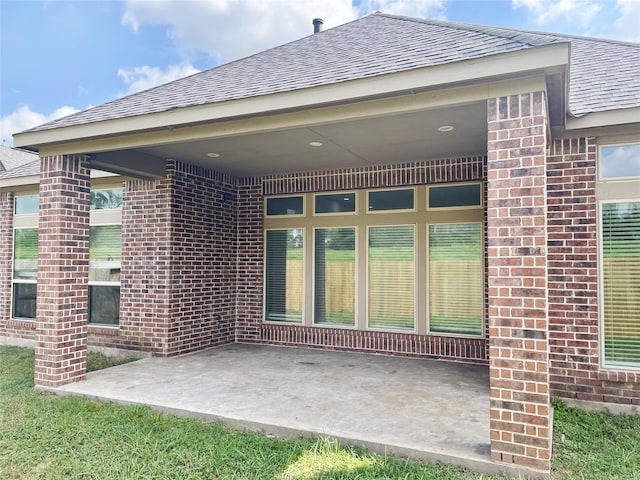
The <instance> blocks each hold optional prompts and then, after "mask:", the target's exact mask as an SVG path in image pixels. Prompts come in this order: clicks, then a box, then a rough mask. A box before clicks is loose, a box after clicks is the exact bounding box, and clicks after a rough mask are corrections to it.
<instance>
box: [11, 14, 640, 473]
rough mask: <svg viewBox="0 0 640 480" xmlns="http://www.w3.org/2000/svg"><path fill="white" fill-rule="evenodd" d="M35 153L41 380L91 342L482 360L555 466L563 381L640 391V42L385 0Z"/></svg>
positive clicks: (505, 456)
mask: <svg viewBox="0 0 640 480" xmlns="http://www.w3.org/2000/svg"><path fill="white" fill-rule="evenodd" d="M15 144H16V145H18V146H20V147H22V148H28V149H31V150H34V151H37V152H38V153H39V156H40V162H39V164H40V165H39V170H35V171H31V172H30V174H29V175H26V174H25V175H23V176H11V175H10V172H5V173H3V174H0V209H2V212H3V218H9V219H11V218H12V219H13V222H3V223H2V225H0V235H2V239H3V241H2V242H1V243H0V269H1V272H2V273H1V276H0V282H1V283H0V298H1V299H2V303H1V304H0V308H1V309H2V310H0V339H2V340H3V341H4V342H11V341H13V342H17V341H23V342H31V344H34V345H35V347H36V383H37V385H40V386H44V387H47V386H49V387H51V386H57V385H61V384H63V383H66V382H72V381H77V380H81V379H83V377H84V375H85V356H86V350H87V346H88V345H89V346H92V347H95V348H98V347H102V348H108V349H117V350H126V351H130V352H141V353H145V354H150V355H159V356H171V355H177V354H181V353H185V352H190V351H194V350H198V349H203V348H206V347H211V346H215V345H221V344H225V343H230V342H257V343H265V344H274V345H297V346H311V347H315V348H328V349H341V350H351V351H359V352H375V353H386V354H393V355H406V356H415V357H428V358H439V359H442V360H450V361H461V362H474V363H480V364H486V365H488V368H489V371H490V387H491V405H490V416H491V452H492V459H493V461H495V462H498V463H506V464H511V465H515V466H518V467H523V468H529V469H532V470H537V471H548V470H549V465H550V463H549V458H550V454H551V436H552V428H551V427H552V412H551V408H550V399H551V397H553V396H557V397H562V398H564V399H567V401H573V402H574V403H580V402H590V403H592V404H598V405H602V404H606V405H610V406H615V405H617V406H626V407H627V408H628V409H632V407H633V406H638V405H640V317H639V316H638V315H639V313H638V312H640V180H639V179H640V46H639V45H637V44H630V43H624V42H617V41H610V40H602V39H591V38H583V37H573V36H565V35H557V34H545V33H539V32H529V31H520V30H513V29H504V28H497V27H484V26H476V25H465V24H456V23H450V22H441V21H432V20H421V19H412V18H405V17H398V16H392V15H386V14H382V13H375V14H372V15H369V16H367V17H364V18H362V19H359V20H356V21H354V22H351V23H348V24H345V25H342V26H340V27H336V28H334V29H330V30H326V31H324V32H320V33H318V34H315V35H311V36H309V37H306V38H302V39H300V40H298V41H295V42H292V43H289V44H286V45H283V46H280V47H277V48H274V49H271V50H267V51H265V52H262V53H259V54H256V55H254V56H251V57H248V58H245V59H242V60H238V61H235V62H231V63H229V64H226V65H222V66H219V67H216V68H214V69H211V70H208V71H205V72H202V73H199V74H196V75H193V76H190V77H187V78H184V79H181V80H177V81H175V82H172V83H169V84H166V85H162V86H159V87H156V88H153V89H150V90H147V91H144V92H140V93H137V94H134V95H130V96H127V97H123V98H120V99H117V100H114V101H112V102H109V103H106V104H104V105H100V106H97V107H94V108H91V109H89V110H86V111H83V112H80V113H77V114H74V115H71V116H69V117H65V118H63V119H59V120H56V121H53V122H50V123H47V124H45V125H42V126H40V127H37V128H34V129H32V130H29V131H26V132H22V133H20V134H17V135H16V136H15ZM104 172H110V174H109V173H104ZM114 174H115V175H114Z"/></svg>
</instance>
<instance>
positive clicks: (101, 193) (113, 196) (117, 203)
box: [91, 188, 122, 210]
mask: <svg viewBox="0 0 640 480" xmlns="http://www.w3.org/2000/svg"><path fill="white" fill-rule="evenodd" d="M121 207H122V189H121V188H113V189H107V190H96V191H92V192H91V210H110V209H116V208H121Z"/></svg>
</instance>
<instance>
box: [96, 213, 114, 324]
mask: <svg viewBox="0 0 640 480" xmlns="http://www.w3.org/2000/svg"><path fill="white" fill-rule="evenodd" d="M121 261H122V227H121V226H120V225H99V226H92V227H91V229H90V233H89V321H90V323H99V324H105V325H117V324H118V322H119V318H120V263H121Z"/></svg>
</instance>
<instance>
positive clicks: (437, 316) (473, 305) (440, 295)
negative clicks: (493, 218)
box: [429, 223, 484, 335]
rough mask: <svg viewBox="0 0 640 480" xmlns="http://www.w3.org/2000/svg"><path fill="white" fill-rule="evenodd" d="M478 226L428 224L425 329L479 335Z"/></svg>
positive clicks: (480, 269)
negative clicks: (427, 310) (427, 321)
mask: <svg viewBox="0 0 640 480" xmlns="http://www.w3.org/2000/svg"><path fill="white" fill-rule="evenodd" d="M483 285H484V275H483V263H482V224H479V223H451V224H435V225H429V330H430V331H431V332H439V333H465V334H471V335H480V334H482V312H483V295H482V290H483Z"/></svg>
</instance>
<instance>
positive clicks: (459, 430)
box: [55, 344, 496, 473]
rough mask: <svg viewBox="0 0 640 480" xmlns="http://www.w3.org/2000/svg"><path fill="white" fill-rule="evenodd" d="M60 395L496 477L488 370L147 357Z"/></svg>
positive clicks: (436, 364)
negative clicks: (335, 442)
mask: <svg viewBox="0 0 640 480" xmlns="http://www.w3.org/2000/svg"><path fill="white" fill-rule="evenodd" d="M55 391H56V392H58V393H62V394H79V395H84V396H87V397H92V398H98V399H103V400H110V401H114V402H118V403H125V404H136V405H139V404H144V405H148V406H150V407H152V408H154V409H157V410H161V411H163V412H167V413H170V414H175V415H182V416H190V417H195V418H200V419H205V420H208V421H222V422H223V423H226V424H228V425H232V426H236V427H240V428H246V429H250V430H255V431H262V432H265V433H267V434H272V435H277V436H282V437H292V436H299V435H304V436H319V435H320V436H329V437H332V438H337V439H339V440H340V441H341V443H347V444H351V445H357V446H364V447H367V448H369V449H371V450H373V451H376V452H379V453H385V452H386V453H389V454H392V455H398V456H408V457H413V458H419V459H423V460H429V461H434V460H441V461H444V462H447V463H454V464H458V465H462V466H466V467H469V468H471V469H474V470H477V471H481V472H488V473H491V472H495V471H496V467H495V465H494V464H492V463H491V462H490V456H489V378H488V369H487V367H484V366H480V365H466V364H458V363H451V362H442V361H436V360H423V359H410V358H399V357H387V356H381V355H370V354H359V353H345V352H331V351H320V350H311V349H303V348H287V347H273V346H265V345H241V344H233V345H227V346H223V347H218V348H212V349H207V350H203V351H200V352H196V353H192V354H188V355H183V356H180V357H174V358H145V359H142V360H139V361H137V362H134V363H129V364H124V365H120V366H117V367H113V368H109V369H106V370H100V371H97V372H93V373H90V374H88V375H87V380H86V381H84V382H79V383H75V384H69V385H65V386H64V387H61V388H59V389H56V390H55Z"/></svg>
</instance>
